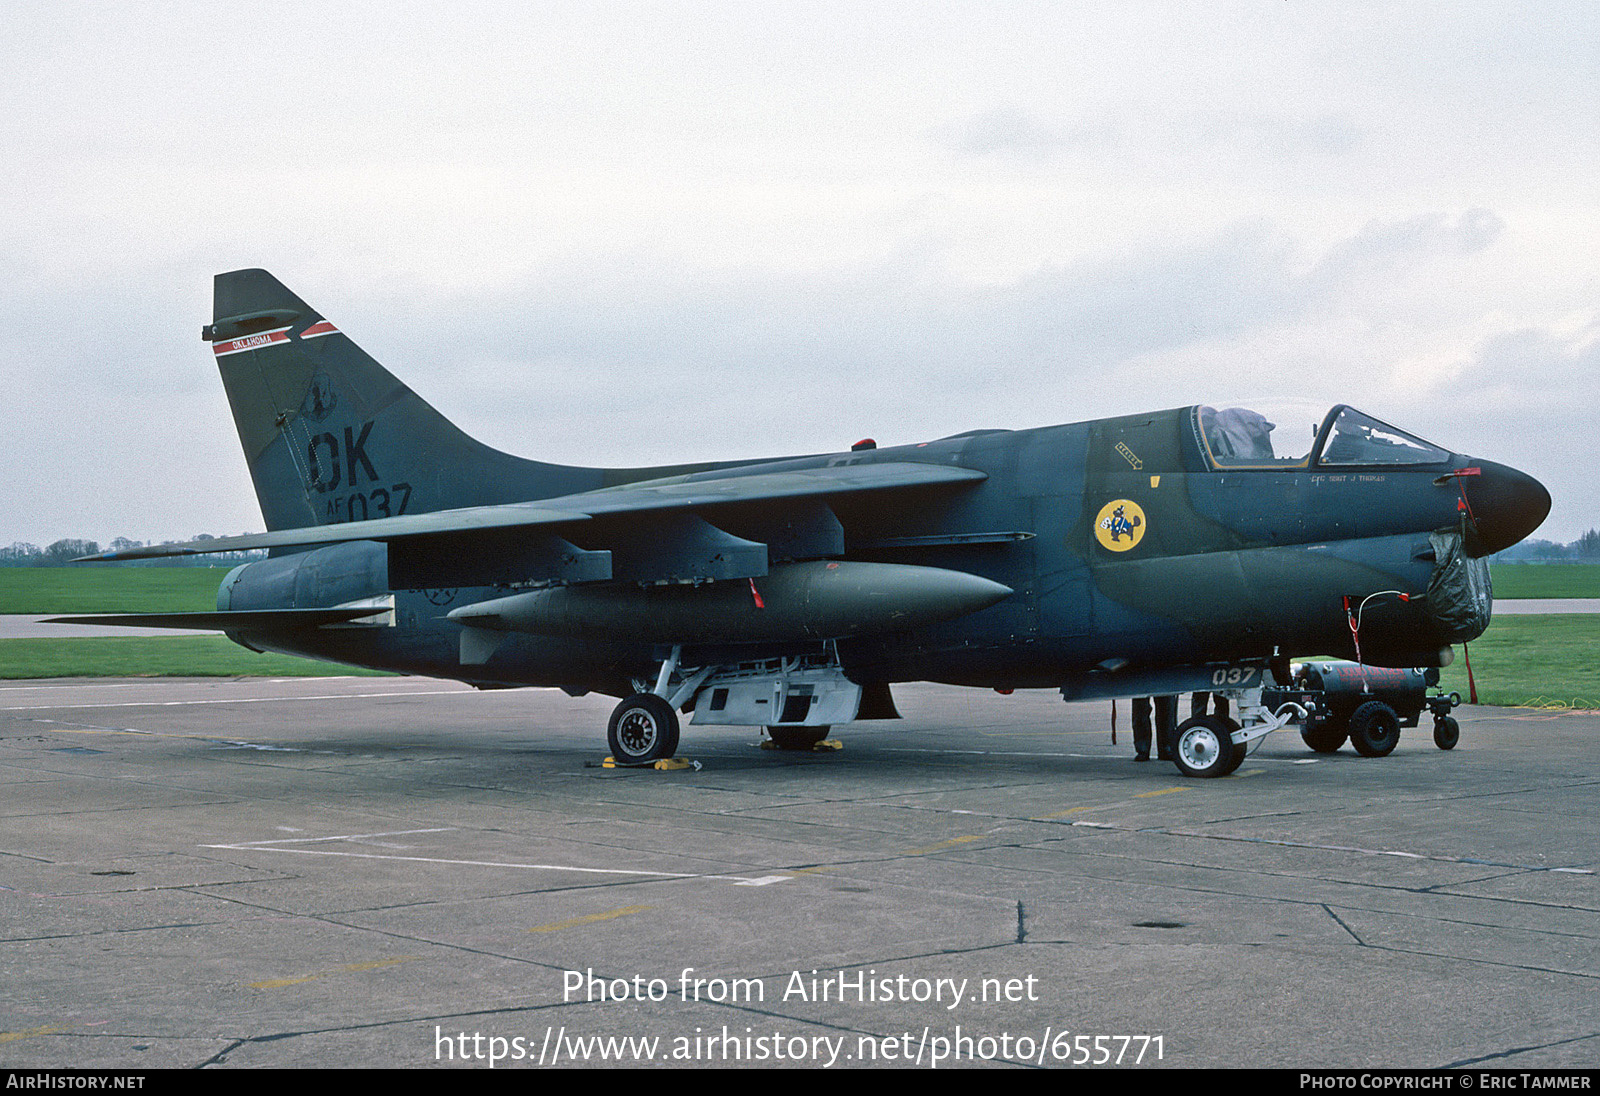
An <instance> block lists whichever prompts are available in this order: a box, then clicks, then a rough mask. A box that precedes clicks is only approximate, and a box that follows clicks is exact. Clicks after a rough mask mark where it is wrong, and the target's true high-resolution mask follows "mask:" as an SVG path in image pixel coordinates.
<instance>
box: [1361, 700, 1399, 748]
mask: <svg viewBox="0 0 1600 1096" xmlns="http://www.w3.org/2000/svg"><path fill="white" fill-rule="evenodd" d="M1399 744H1400V717H1399V716H1398V715H1397V714H1395V710H1394V709H1393V708H1391V707H1389V705H1387V704H1385V703H1384V702H1383V701H1381V700H1369V701H1367V702H1366V703H1365V704H1363V705H1361V707H1359V708H1357V709H1356V710H1355V712H1354V713H1352V714H1351V716H1350V745H1352V746H1354V747H1355V748H1356V753H1358V754H1360V755H1361V756H1362V757H1386V756H1388V754H1389V753H1390V751H1392V750H1393V749H1394V748H1395V747H1396V746H1397V745H1399Z"/></svg>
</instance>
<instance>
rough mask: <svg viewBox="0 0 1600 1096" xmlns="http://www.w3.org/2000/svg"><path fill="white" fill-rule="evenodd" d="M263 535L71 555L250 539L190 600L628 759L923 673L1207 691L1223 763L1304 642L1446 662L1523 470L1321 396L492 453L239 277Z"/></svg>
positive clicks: (1208, 757)
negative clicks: (573, 455) (545, 708)
mask: <svg viewBox="0 0 1600 1096" xmlns="http://www.w3.org/2000/svg"><path fill="white" fill-rule="evenodd" d="M203 337H204V339H205V340H206V341H207V342H208V343H210V345H211V349H212V353H213V354H214V355H215V358H216V363H217V366H218V368H219V369H220V371H221V373H222V380H223V384H224V386H225V387H226V389H227V393H228V398H229V401H230V403H231V405H232V410H233V416H234V421H235V424H236V426H237V427H238V432H239V438H240V441H241V442H242V443H243V445H244V450H245V456H246V459H247V461H248V463H249V468H250V472H251V475H252V476H253V478H254V483H255V489H256V495H257V497H258V499H259V501H260V504H261V511H262V514H263V516H264V518H265V520H266V526H267V530H268V531H267V532H266V533H262V534H255V535H248V536H240V537H226V538H222V539H217V540H207V541H201V542H193V543H186V544H168V545H162V546H159V547H152V548H139V549H134V550H130V551H120V552H108V553H105V554H103V555H99V556H94V557H90V558H92V559H96V560H126V559H137V558H145V557H152V556H169V555H181V554H189V553H208V552H222V551H233V550H238V549H248V548H267V549H270V550H271V551H270V556H269V558H267V559H264V560H261V561H258V562H254V563H249V564H246V565H243V566H241V567H238V568H236V569H234V570H233V571H232V572H231V573H230V574H229V575H228V576H227V578H226V579H225V580H224V581H223V583H222V587H221V590H220V591H219V593H218V596H217V611H216V612H215V613H200V614H155V615H149V614H146V615H138V616H123V617H117V618H107V617H95V618H61V619H63V620H70V621H84V620H90V619H93V620H97V621H102V622H103V621H106V620H108V619H115V620H120V621H121V622H123V623H140V624H145V625H155V626H173V627H190V628H193V627H209V628H216V629H219V630H222V631H224V632H226V633H227V634H228V635H229V636H230V637H231V638H232V639H233V640H234V641H236V642H238V643H240V644H243V645H244V646H246V647H249V648H252V649H255V650H262V651H266V650H272V651H281V652H286V653H290V654H296V655H303V656H307V657H310V658H319V659H327V660H333V661H338V662H344V663H352V664H356V665H361V666H368V667H376V668H381V669H387V670H395V671H399V672H402V673H408V674H424V675H431V676H436V677H444V678H455V679H459V680H462V681H466V682H470V683H471V684H473V685H476V686H480V687H482V688H499V687H511V686H520V685H543V686H559V687H561V688H562V689H564V690H566V691H567V692H569V693H571V694H573V695H575V696H576V695H582V694H584V693H587V692H591V691H594V692H600V693H603V694H609V695H613V696H616V697H619V698H621V699H620V703H618V705H617V706H616V709H615V711H614V713H613V714H612V717H611V720H610V725H609V727H608V741H609V745H610V748H611V751H612V753H613V755H614V756H615V757H616V758H617V759H618V760H619V761H623V762H627V763H644V762H650V761H652V760H655V759H660V758H665V757H668V756H670V755H671V754H672V753H673V752H674V751H675V750H676V748H677V744H678V737H679V714H680V713H690V718H691V721H692V723H694V724H696V725H701V724H744V725H755V726H763V727H765V728H767V732H768V734H769V735H770V736H771V737H772V739H773V740H774V742H776V743H778V744H780V745H782V746H785V747H791V748H799V747H809V746H810V745H811V744H813V743H815V742H817V741H818V740H820V739H821V738H822V737H823V736H824V734H825V733H826V731H827V729H828V727H829V726H831V725H833V724H837V723H844V722H848V721H851V720H855V719H875V718H894V717H895V716H896V714H897V713H896V712H895V709H894V703H893V699H892V696H891V693H890V687H891V686H892V685H893V684H894V683H896V682H905V681H937V682H946V683H953V684H959V685H969V686H978V687H984V688H992V689H996V690H1000V691H1002V692H1004V691H1008V690H1012V689H1021V688H1051V689H1059V690H1060V691H1061V693H1062V695H1063V697H1064V698H1066V699H1068V700H1076V699H1083V698H1091V697H1117V696H1144V695H1159V694H1167V693H1177V692H1185V691H1191V690H1204V691H1220V692H1226V693H1229V694H1231V695H1233V696H1234V697H1235V699H1236V703H1237V705H1238V707H1237V711H1238V712H1239V714H1240V718H1241V722H1234V721H1233V720H1230V719H1226V718H1224V717H1219V716H1200V717H1197V718H1195V719H1191V720H1189V721H1187V722H1186V723H1184V724H1182V725H1181V726H1180V727H1179V728H1178V729H1177V732H1176V736H1175V739H1174V742H1173V745H1174V747H1175V751H1174V756H1175V760H1176V763H1177V765H1178V768H1179V769H1180V770H1181V771H1182V772H1184V773H1186V774H1188V775H1192V776H1220V775H1225V774H1226V773H1228V772H1230V771H1232V769H1233V768H1234V767H1236V766H1237V765H1238V763H1239V762H1240V760H1242V758H1243V757H1244V754H1245V752H1246V751H1247V749H1248V748H1249V744H1250V743H1251V742H1252V741H1254V740H1256V739H1258V738H1260V737H1261V736H1262V735H1264V734H1266V733H1267V732H1268V731H1270V730H1273V729H1275V728H1276V727H1278V726H1282V725H1283V723H1284V722H1286V721H1287V720H1288V719H1289V718H1290V714H1291V713H1288V712H1285V711H1278V712H1271V711H1268V710H1266V709H1265V708H1263V707H1262V706H1261V704H1260V695H1261V691H1260V690H1261V686H1262V685H1263V684H1267V683H1268V682H1267V675H1268V674H1272V675H1274V676H1275V677H1276V678H1277V679H1279V680H1282V681H1284V682H1287V680H1288V662H1289V660H1290V659H1291V658H1293V657H1296V656H1305V655H1313V654H1317V655H1325V656H1334V657H1343V658H1355V659H1358V660H1360V661H1363V662H1366V663H1368V664H1373V665H1380V666H1408V667H1409V666H1433V665H1442V664H1444V663H1446V662H1447V661H1448V660H1449V658H1450V655H1451V649H1450V645H1451V644H1453V643H1458V642H1465V641H1468V640H1471V639H1473V638H1475V637H1477V636H1478V635H1479V634H1480V633H1481V632H1482V631H1483V629H1484V628H1485V627H1486V626H1487V624H1488V621H1489V576H1488V566H1487V562H1486V560H1485V559H1484V557H1485V556H1486V555H1487V554H1488V553H1491V552H1495V551H1498V550H1500V549H1503V548H1506V547H1508V546H1510V545H1511V544H1514V543H1516V542H1517V541H1518V540H1521V539H1522V538H1523V537H1525V536H1527V535H1528V534H1529V533H1530V532H1532V531H1533V530H1534V529H1535V528H1536V527H1537V526H1538V525H1539V523H1540V522H1541V521H1543V520H1544V517H1545V515H1546V514H1547V513H1548V511H1549V507H1550V496H1549V494H1548V493H1547V492H1546V491H1545V489H1544V488H1543V487H1542V486H1541V485H1540V484H1539V483H1538V482H1537V481H1535V480H1534V479H1532V478H1531V477H1529V476H1527V475H1525V474H1523V473H1521V472H1518V471H1516V470H1514V469H1511V468H1508V467H1505V466H1503V465H1499V464H1493V463H1491V462H1489V461H1485V460H1478V459H1476V458H1470V457H1466V456H1462V455H1459V454H1457V453H1454V452H1451V451H1448V450H1446V449H1443V448H1440V447H1439V446H1437V445H1433V444H1431V443H1429V442H1426V441H1423V440H1422V439H1421V438H1419V437H1417V436H1415V435H1413V434H1410V433H1408V432H1406V431H1404V430H1401V429H1398V428H1396V427H1393V426H1390V425H1388V424H1387V423H1383V422H1380V421H1378V420H1377V419H1374V418H1372V417H1371V416H1368V415H1365V414H1363V413H1362V412H1360V411H1357V410H1355V409H1354V408H1352V407H1348V406H1344V405H1340V406H1336V407H1334V408H1332V409H1331V410H1327V411H1326V412H1325V413H1323V412H1322V411H1321V410H1320V409H1319V410H1318V411H1317V412H1316V413H1315V414H1312V413H1309V412H1307V411H1306V410H1305V409H1304V408H1300V409H1296V408H1293V407H1290V408H1288V409H1286V410H1280V409H1276V408H1274V407H1273V406H1271V405H1268V404H1261V403H1256V404H1250V405H1248V406H1244V405H1239V406H1221V407H1211V406H1195V407H1187V408H1179V409H1174V410H1166V411H1155V412H1149V413H1144V414H1136V415H1125V416H1121V417H1118V418H1110V419H1100V420H1096V421H1093V422H1082V423H1076V424H1072V425H1066V426H1051V427H1044V428H1040V429H1027V430H977V431H972V432H969V433H965V434H958V435H955V436H953V437H948V438H943V439H940V440H937V441H928V442H922V443H920V444H915V445H904V446H896V447H893V448H882V449H880V448H877V447H876V446H875V445H874V444H873V443H872V442H870V441H864V442H860V443H857V444H856V445H854V446H852V447H851V448H850V449H849V450H847V451H844V452H833V453H823V454H817V455H813V456H803V457H791V458H779V459H771V460H750V461H730V462H721V463H711V464H690V465H682V466H676V467H665V468H627V469H601V468H581V467H566V466H561V465H554V464H545V463H540V462H537V461H532V460H524V459H521V458H518V457H514V456H511V455H509V454H506V453H503V452H499V451H497V450H494V449H491V448H489V447H487V446H485V445H483V444H481V443H479V442H477V441H475V440H473V439H472V438H470V437H468V436H467V435H466V434H464V433H462V432H461V431H460V430H459V429H457V428H456V427H455V426H454V425H453V424H452V423H450V422H449V421H448V420H447V419H445V418H444V417H443V416H442V415H440V414H439V413H438V412H437V411H435V410H434V409H433V408H432V407H430V406H429V405H428V404H427V403H425V402H424V401H423V400H422V399H421V398H420V397H418V396H417V395H416V394H415V393H414V392H413V391H412V390H411V389H410V388H408V387H406V385H404V384H402V383H401V382H400V381H399V380H398V379H396V378H395V377H394V376H393V375H392V374H390V373H389V372H388V371H387V370H385V369H384V368H383V367H382V366H380V365H379V364H378V363H377V362H376V361H374V360H373V359H372V358H370V357H369V356H367V355H366V354H365V353H363V352H362V351H361V350H360V349H359V348H358V347H357V346H356V344H355V343H354V342H352V341H351V340H350V339H349V338H348V337H347V336H346V335H345V334H344V333H343V332H341V331H339V330H338V329H337V328H336V327H335V326H334V325H333V324H332V323H330V322H329V321H328V320H327V319H325V318H324V317H323V316H322V315H321V314H320V313H319V312H317V311H316V310H315V309H313V308H311V307H310V306H309V305H307V304H306V303H305V302H304V301H302V300H301V299H300V298H299V297H297V296H296V295H295V294H294V293H292V292H290V291H289V290H288V289H287V288H286V287H285V286H283V285H282V284H281V283H280V282H279V281H278V280H277V279H275V278H274V277H273V276H272V275H270V274H268V273H267V272H266V271H263V270H238V271H234V272H232V273H228V274H222V275H219V276H218V277H217V279H216V284H215V311H214V314H213V319H212V322H211V323H210V324H209V325H207V326H206V327H205V328H204V329H203Z"/></svg>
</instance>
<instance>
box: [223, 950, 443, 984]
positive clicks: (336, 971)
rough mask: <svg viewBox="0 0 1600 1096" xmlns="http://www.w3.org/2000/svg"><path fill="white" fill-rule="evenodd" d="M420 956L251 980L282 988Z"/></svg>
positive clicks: (387, 965) (406, 956)
mask: <svg viewBox="0 0 1600 1096" xmlns="http://www.w3.org/2000/svg"><path fill="white" fill-rule="evenodd" d="M418 958H419V956H416V955H402V956H400V958H398V959H373V960H370V961H368V962H365V963H349V964H347V965H345V966H342V967H334V968H333V969H332V970H325V971H321V972H320V973H317V974H308V975H306V976H305V977H304V978H274V979H272V980H271V981H267V982H251V983H250V988H251V989H282V988H283V987H285V986H298V985H300V984H301V983H302V982H315V981H316V980H317V979H319V978H328V977H331V976H333V975H335V974H359V973H361V972H362V971H368V970H380V969H382V968H383V967H392V966H395V965H396V964H398V963H411V962H415V961H416V960H417V959H418Z"/></svg>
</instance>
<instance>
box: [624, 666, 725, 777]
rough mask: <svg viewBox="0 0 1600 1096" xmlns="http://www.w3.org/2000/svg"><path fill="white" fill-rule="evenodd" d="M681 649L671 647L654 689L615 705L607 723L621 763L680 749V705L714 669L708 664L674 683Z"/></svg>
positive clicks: (637, 762) (634, 762) (639, 762)
mask: <svg viewBox="0 0 1600 1096" xmlns="http://www.w3.org/2000/svg"><path fill="white" fill-rule="evenodd" d="M682 653H683V649H682V648H681V647H674V648H672V654H671V655H669V656H668V657H667V658H666V660H665V661H663V662H662V663H661V672H660V673H659V674H657V675H656V687H655V688H654V689H652V690H651V691H650V692H638V693H634V694H633V695H632V696H630V697H628V698H627V699H626V700H624V701H623V702H622V703H620V704H618V705H617V706H616V707H615V708H614V709H612V712H611V721H610V722H609V723H608V724H606V744H607V745H608V746H610V747H611V756H612V758H613V759H615V760H616V761H617V762H618V763H619V764H622V765H648V764H650V763H651V762H652V761H664V760H666V759H667V758H670V757H671V756H672V755H673V754H674V753H676V752H677V750H678V708H679V707H680V706H681V705H682V704H684V703H686V702H687V701H688V699H689V698H690V697H692V696H693V695H694V694H695V691H696V690H697V689H699V688H700V686H701V685H702V684H704V682H705V680H706V678H708V677H710V676H711V671H712V669H713V667H710V666H707V667H705V668H703V669H701V670H698V671H696V672H695V673H692V674H690V675H689V676H688V677H687V678H684V679H682V680H681V681H680V682H679V683H678V684H677V686H676V687H674V686H673V683H672V675H673V674H675V673H676V672H677V670H678V659H679V656H680V655H681V654H682ZM641 684H642V683H641Z"/></svg>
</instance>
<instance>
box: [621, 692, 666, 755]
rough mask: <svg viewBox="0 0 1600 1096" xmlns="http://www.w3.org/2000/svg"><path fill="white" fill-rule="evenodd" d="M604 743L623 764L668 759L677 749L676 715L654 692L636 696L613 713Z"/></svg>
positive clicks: (636, 694)
mask: <svg viewBox="0 0 1600 1096" xmlns="http://www.w3.org/2000/svg"><path fill="white" fill-rule="evenodd" d="M606 742H607V744H608V745H610V747H611V756H612V757H613V758H614V759H615V760H617V761H618V762H620V763H622V764H624V765H643V764H648V763H649V762H651V761H660V760H662V759H663V758H667V757H671V756H672V755H673V754H674V753H676V752H677V750H678V713H677V712H674V711H673V710H672V705H670V704H668V703H667V702H666V701H665V700H662V699H661V698H660V697H659V696H656V695H655V694H654V693H635V694H634V695H633V696H630V697H629V698H628V699H627V700H624V701H623V702H622V703H621V704H618V705H617V706H616V709H615V710H614V711H612V713H611V722H610V723H608V724H607V725H606Z"/></svg>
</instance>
